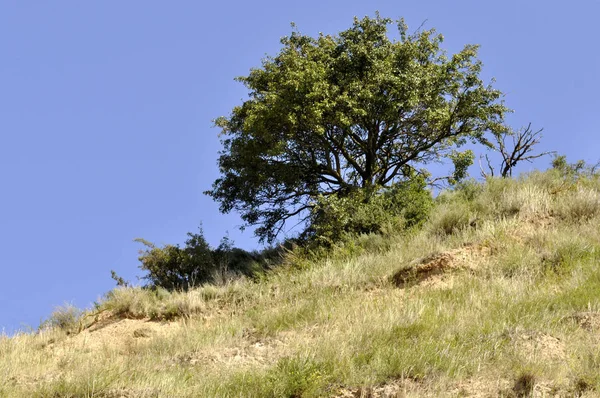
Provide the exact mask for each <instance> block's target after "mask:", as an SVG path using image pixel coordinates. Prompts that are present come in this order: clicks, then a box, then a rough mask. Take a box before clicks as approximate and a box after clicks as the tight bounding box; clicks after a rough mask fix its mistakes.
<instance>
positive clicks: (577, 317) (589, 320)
mask: <svg viewBox="0 0 600 398" xmlns="http://www.w3.org/2000/svg"><path fill="white" fill-rule="evenodd" d="M570 318H571V319H572V320H574V321H575V322H577V324H578V325H579V326H580V327H581V328H582V329H584V330H587V331H589V332H593V331H596V330H599V329H600V312H593V311H586V312H578V313H576V314H574V315H573V316H571V317H570Z"/></svg>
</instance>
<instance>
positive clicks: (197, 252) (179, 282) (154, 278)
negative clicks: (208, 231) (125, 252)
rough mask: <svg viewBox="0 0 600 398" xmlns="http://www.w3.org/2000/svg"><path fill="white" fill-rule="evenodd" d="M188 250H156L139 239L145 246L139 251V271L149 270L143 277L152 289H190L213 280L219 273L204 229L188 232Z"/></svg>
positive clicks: (168, 248) (167, 247) (174, 246)
mask: <svg viewBox="0 0 600 398" xmlns="http://www.w3.org/2000/svg"><path fill="white" fill-rule="evenodd" d="M188 237H189V239H188V240H186V242H185V247H184V248H180V247H179V245H165V246H164V247H156V246H155V245H154V244H153V243H150V242H148V241H146V240H144V239H136V241H137V242H139V243H142V244H143V245H144V246H146V249H145V250H141V251H140V257H139V258H138V259H139V260H140V262H141V265H140V269H142V270H143V271H147V275H145V276H144V277H143V278H144V279H145V280H148V281H149V282H150V284H151V285H152V286H156V287H162V288H165V289H168V290H188V289H190V288H192V287H194V286H198V285H201V284H202V283H206V282H209V281H211V279H212V277H213V273H214V272H215V270H216V265H215V262H214V261H213V256H212V251H211V249H210V246H209V245H208V243H207V242H206V239H205V238H204V235H203V233H202V230H200V233H198V234H193V233H188Z"/></svg>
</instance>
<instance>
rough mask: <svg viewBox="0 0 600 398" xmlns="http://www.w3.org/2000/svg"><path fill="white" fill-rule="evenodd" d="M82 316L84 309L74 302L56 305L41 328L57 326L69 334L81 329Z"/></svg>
mask: <svg viewBox="0 0 600 398" xmlns="http://www.w3.org/2000/svg"><path fill="white" fill-rule="evenodd" d="M82 316H83V311H81V310H80V309H79V308H77V307H75V306H73V305H72V304H65V305H63V306H60V307H56V308H55V310H54V312H52V314H51V315H50V318H48V319H47V320H45V321H44V322H42V324H41V325H40V329H46V328H50V329H51V328H57V329H60V330H63V331H65V332H66V333H67V334H71V333H74V332H76V331H77V330H78V329H79V325H80V321H81V319H82Z"/></svg>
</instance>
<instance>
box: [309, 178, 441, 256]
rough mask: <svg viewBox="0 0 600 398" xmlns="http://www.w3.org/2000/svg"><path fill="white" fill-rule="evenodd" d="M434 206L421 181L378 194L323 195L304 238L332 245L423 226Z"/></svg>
mask: <svg viewBox="0 0 600 398" xmlns="http://www.w3.org/2000/svg"><path fill="white" fill-rule="evenodd" d="M432 206H433V199H432V197H431V193H430V192H429V191H428V190H427V189H426V186H425V181H424V180H423V179H421V178H416V179H414V180H411V181H407V182H403V183H398V184H396V185H394V186H393V187H391V188H386V189H381V190H380V191H378V192H376V193H369V192H367V191H366V190H356V191H354V192H351V193H350V194H348V195H345V196H338V195H330V196H321V197H319V198H318V200H317V204H316V206H315V208H314V210H313V213H312V217H311V220H310V227H309V228H308V229H307V231H306V232H305V237H308V238H309V240H312V241H316V242H317V243H319V244H325V245H331V244H333V243H336V242H339V241H342V240H345V239H346V238H348V237H353V236H356V235H360V234H369V233H389V232H392V231H393V230H398V229H403V228H409V227H413V226H417V225H420V224H422V223H423V222H424V221H425V220H426V219H427V216H428V214H429V212H430V210H431V208H432Z"/></svg>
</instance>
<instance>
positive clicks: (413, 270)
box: [391, 244, 491, 288]
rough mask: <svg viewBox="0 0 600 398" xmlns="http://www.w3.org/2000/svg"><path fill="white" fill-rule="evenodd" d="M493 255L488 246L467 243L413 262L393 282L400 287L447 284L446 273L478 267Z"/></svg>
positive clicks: (394, 277)
mask: <svg viewBox="0 0 600 398" xmlns="http://www.w3.org/2000/svg"><path fill="white" fill-rule="evenodd" d="M490 255H491V249H490V248H489V247H487V246H483V245H476V244H467V245H464V246H463V247H460V248H458V249H454V250H450V251H447V252H443V253H437V254H434V255H431V256H428V257H425V258H423V259H419V260H417V261H415V262H412V263H411V264H410V265H409V266H408V267H406V268H403V269H401V270H399V271H398V272H396V273H395V274H394V275H392V278H391V279H392V283H393V284H394V285H396V286H398V287H401V288H403V287H407V286H410V285H412V284H420V283H426V284H427V285H428V286H431V287H438V286H437V285H442V287H444V286H446V284H447V283H448V282H449V279H448V278H446V277H445V276H446V274H447V273H449V272H451V271H455V270H460V269H470V270H473V269H476V268H477V267H478V266H479V264H480V263H481V261H482V260H483V259H485V258H486V257H489V256H490Z"/></svg>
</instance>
